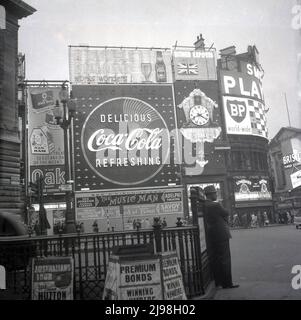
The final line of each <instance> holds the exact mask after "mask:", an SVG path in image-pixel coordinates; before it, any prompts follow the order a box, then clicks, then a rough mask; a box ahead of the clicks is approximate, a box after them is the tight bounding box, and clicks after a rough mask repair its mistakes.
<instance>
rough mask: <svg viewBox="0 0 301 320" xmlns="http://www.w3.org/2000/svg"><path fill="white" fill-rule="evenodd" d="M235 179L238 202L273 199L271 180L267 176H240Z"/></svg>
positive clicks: (236, 199) (235, 192) (235, 195)
mask: <svg viewBox="0 0 301 320" xmlns="http://www.w3.org/2000/svg"><path fill="white" fill-rule="evenodd" d="M233 179H234V197H235V201H236V202H240V201H258V200H272V192H271V186H270V181H269V178H268V177H265V176H249V177H247V176H239V177H233Z"/></svg>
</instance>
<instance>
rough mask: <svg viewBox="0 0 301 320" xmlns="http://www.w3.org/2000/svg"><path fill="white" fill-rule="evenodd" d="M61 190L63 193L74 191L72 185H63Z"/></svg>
mask: <svg viewBox="0 0 301 320" xmlns="http://www.w3.org/2000/svg"><path fill="white" fill-rule="evenodd" d="M60 190H61V191H72V185H71V184H61V185H60Z"/></svg>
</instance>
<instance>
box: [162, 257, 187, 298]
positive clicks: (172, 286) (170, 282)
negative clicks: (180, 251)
mask: <svg viewBox="0 0 301 320" xmlns="http://www.w3.org/2000/svg"><path fill="white" fill-rule="evenodd" d="M161 263H162V275H163V289H164V300H187V297H186V293H185V289H184V285H183V278H182V272H181V267H180V263H179V259H178V256H177V254H176V252H171V253H163V254H162V260H161Z"/></svg>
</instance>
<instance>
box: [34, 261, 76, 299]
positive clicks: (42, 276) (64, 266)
mask: <svg viewBox="0 0 301 320" xmlns="http://www.w3.org/2000/svg"><path fill="white" fill-rule="evenodd" d="M73 277H74V265H73V259H72V258H71V257H47V258H46V257H43V258H33V259H32V295H31V299H32V300H73Z"/></svg>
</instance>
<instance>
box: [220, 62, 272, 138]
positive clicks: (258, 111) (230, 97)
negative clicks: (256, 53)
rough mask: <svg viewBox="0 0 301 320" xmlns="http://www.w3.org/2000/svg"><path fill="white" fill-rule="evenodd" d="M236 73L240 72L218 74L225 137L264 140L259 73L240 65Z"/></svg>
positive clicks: (250, 66)
mask: <svg viewBox="0 0 301 320" xmlns="http://www.w3.org/2000/svg"><path fill="white" fill-rule="evenodd" d="M240 69H241V72H237V71H233V70H232V71H228V70H221V71H220V84H221V93H222V95H223V106H224V114H225V123H226V131H227V133H228V134H238V135H255V136H260V137H263V138H266V139H267V138H268V130H267V119H266V112H267V109H266V107H265V102H264V94H263V89H262V79H263V71H262V70H260V69H258V68H257V67H256V66H255V65H253V64H250V63H247V62H243V61H242V62H241V63H240Z"/></svg>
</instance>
